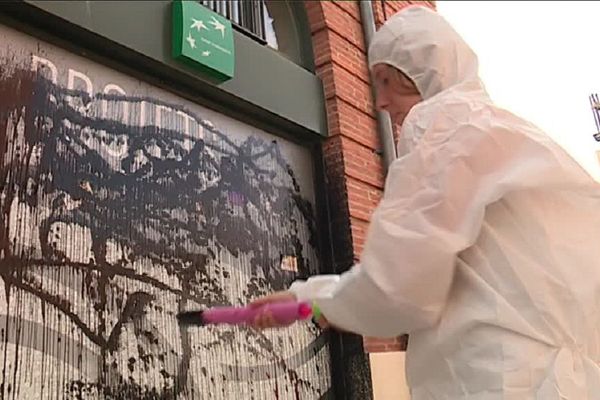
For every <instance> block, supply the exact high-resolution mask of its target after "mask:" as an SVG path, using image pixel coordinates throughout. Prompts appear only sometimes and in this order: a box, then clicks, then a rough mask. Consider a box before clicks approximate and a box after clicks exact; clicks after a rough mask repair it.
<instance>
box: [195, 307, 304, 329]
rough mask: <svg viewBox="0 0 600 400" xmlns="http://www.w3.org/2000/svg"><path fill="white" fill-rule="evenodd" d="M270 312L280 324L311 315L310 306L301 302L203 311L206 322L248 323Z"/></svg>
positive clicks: (216, 308) (217, 308)
mask: <svg viewBox="0 0 600 400" xmlns="http://www.w3.org/2000/svg"><path fill="white" fill-rule="evenodd" d="M263 313H270V314H271V316H272V317H273V319H274V320H275V321H277V323H279V324H282V325H287V324H291V323H293V322H296V321H299V320H304V319H307V318H309V317H310V316H311V315H312V308H311V306H310V305H309V304H307V303H302V302H295V301H293V302H282V303H269V304H265V305H263V306H260V307H250V306H246V307H215V308H211V309H209V310H206V311H204V313H203V319H204V323H206V324H233V325H237V324H248V323H252V322H253V321H254V320H255V319H256V318H257V317H258V316H259V315H262V314H263Z"/></svg>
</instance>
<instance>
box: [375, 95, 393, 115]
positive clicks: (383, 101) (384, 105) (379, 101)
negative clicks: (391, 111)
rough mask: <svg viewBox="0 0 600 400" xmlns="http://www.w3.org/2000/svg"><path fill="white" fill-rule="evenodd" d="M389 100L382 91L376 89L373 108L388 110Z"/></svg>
mask: <svg viewBox="0 0 600 400" xmlns="http://www.w3.org/2000/svg"><path fill="white" fill-rule="evenodd" d="M389 106H390V101H389V100H388V97H387V96H386V95H385V93H383V91H378V92H377V96H376V99H375V108H377V111H388V107H389Z"/></svg>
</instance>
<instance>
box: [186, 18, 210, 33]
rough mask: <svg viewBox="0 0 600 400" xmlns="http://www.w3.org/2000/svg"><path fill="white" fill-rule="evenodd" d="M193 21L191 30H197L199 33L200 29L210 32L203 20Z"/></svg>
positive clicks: (194, 19) (193, 19)
mask: <svg viewBox="0 0 600 400" xmlns="http://www.w3.org/2000/svg"><path fill="white" fill-rule="evenodd" d="M192 21H194V23H193V24H192V26H190V29H196V30H197V31H198V32H200V29H206V30H208V27H207V26H206V25H204V21H202V20H201V19H196V18H192Z"/></svg>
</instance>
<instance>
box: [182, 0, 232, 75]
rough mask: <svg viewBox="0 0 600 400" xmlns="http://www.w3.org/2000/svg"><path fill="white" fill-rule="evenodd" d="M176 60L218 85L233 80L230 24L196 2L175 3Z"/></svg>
mask: <svg viewBox="0 0 600 400" xmlns="http://www.w3.org/2000/svg"><path fill="white" fill-rule="evenodd" d="M173 57H175V59H177V60H180V61H182V62H184V63H186V64H187V65H190V66H192V67H194V68H198V69H200V70H201V71H202V72H204V73H205V74H207V75H209V76H211V77H212V78H214V79H216V80H218V81H219V82H223V81H226V80H228V79H231V78H233V74H234V69H235V52H234V45H233V29H232V27H231V22H230V21H229V20H227V19H226V18H224V17H223V16H221V15H219V14H217V13H215V12H213V11H211V10H209V9H208V8H206V7H204V6H202V5H200V4H199V3H198V2H197V1H186V0H175V1H174V2H173Z"/></svg>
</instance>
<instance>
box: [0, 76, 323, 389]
mask: <svg viewBox="0 0 600 400" xmlns="http://www.w3.org/2000/svg"><path fill="white" fill-rule="evenodd" d="M101 100H102V101H107V102H108V104H109V105H112V107H113V108H114V109H115V110H116V109H117V108H118V106H121V108H122V106H123V105H125V104H127V105H129V106H130V108H131V109H133V108H135V106H136V105H138V106H139V107H155V106H163V107H168V108H169V109H171V110H176V111H181V112H185V113H186V114H187V115H189V116H191V117H192V118H193V119H194V120H195V121H196V122H197V124H198V125H199V126H201V127H202V129H203V131H204V136H203V138H201V137H200V136H198V135H195V136H193V135H190V136H185V135H184V134H182V133H181V131H180V130H178V129H176V128H175V127H171V128H165V127H162V126H153V125H144V126H137V125H133V124H125V123H122V122H119V121H118V120H116V119H115V118H113V119H110V118H102V117H99V116H98V115H95V114H94V112H93V107H91V105H92V104H94V103H98V102H99V101H101ZM132 118H133V114H132ZM5 132H6V134H4V133H5ZM107 148H112V149H114V150H115V151H116V152H119V151H121V152H123V154H124V155H123V156H118V157H112V158H111V155H110V154H109V155H107V154H106V149H107ZM0 162H2V164H1V165H0V167H1V168H0V183H1V185H2V189H1V192H0V195H1V197H0V278H1V279H2V280H3V281H4V285H5V288H6V293H5V295H4V296H5V299H6V301H7V302H8V303H9V305H11V306H12V303H11V301H13V300H12V299H20V297H15V296H14V293H15V292H18V293H26V294H27V295H31V296H35V297H36V298H38V299H39V300H40V301H41V306H42V315H43V316H44V315H46V312H45V309H46V307H47V306H51V307H53V308H54V309H55V310H57V311H59V314H58V315H59V316H63V317H65V318H67V319H68V320H69V321H70V322H71V323H72V324H74V325H75V326H76V327H77V328H78V329H79V334H81V335H83V336H85V337H86V338H87V339H88V340H90V341H91V342H92V343H94V344H95V345H96V346H97V347H98V349H99V355H98V357H97V360H98V361H97V363H98V371H99V372H100V380H99V381H98V382H84V381H82V380H80V379H77V378H73V379H71V380H70V383H69V385H67V387H65V388H64V390H65V396H70V398H87V397H89V396H92V397H97V396H100V397H102V398H106V399H124V398H127V399H167V398H176V397H177V395H178V394H180V393H182V392H183V391H187V390H190V388H189V382H188V379H189V372H190V371H189V369H190V357H191V353H192V351H193V350H192V343H191V338H190V334H189V332H188V331H187V330H186V329H181V330H180V331H179V335H180V337H179V341H180V343H181V345H182V354H181V357H180V358H178V357H177V354H176V352H175V350H174V349H173V347H172V346H171V343H170V340H171V338H165V337H162V335H161V333H160V330H159V328H158V327H156V326H154V325H153V324H152V322H151V321H150V320H148V318H147V317H146V314H147V312H148V311H149V310H150V309H152V310H154V311H158V312H163V310H162V309H161V306H160V305H158V304H157V302H156V293H164V294H168V295H172V296H175V297H176V298H177V299H178V304H179V305H178V307H179V309H183V308H184V307H186V306H188V304H200V305H206V306H210V305H216V304H228V303H237V302H245V301H247V300H248V298H252V297H255V296H258V295H261V294H264V293H266V292H269V291H272V290H279V289H282V288H283V287H285V286H287V285H288V284H289V282H290V281H291V280H292V279H294V278H295V277H297V276H298V274H301V275H309V274H313V273H315V272H316V266H315V265H311V261H310V260H309V259H307V258H306V257H305V256H304V254H305V250H306V249H305V248H304V246H310V247H311V248H312V250H313V251H314V247H315V246H316V244H315V223H314V220H313V215H314V212H313V210H312V207H311V204H310V202H309V201H308V200H306V199H304V198H303V197H302V195H301V194H300V187H299V184H298V182H297V180H296V178H295V176H294V173H293V170H292V168H291V166H290V165H288V163H287V162H286V160H285V159H284V157H283V156H282V154H281V152H280V150H279V147H278V144H277V143H276V142H272V141H265V140H263V139H262V138H259V137H252V136H251V137H248V138H246V139H245V140H244V141H243V142H241V143H237V142H235V141H234V140H232V139H231V138H229V137H228V136H227V135H225V134H223V133H222V132H220V131H219V130H218V129H216V128H215V127H214V126H213V125H212V124H211V123H210V122H208V121H205V120H203V119H202V118H201V116H199V115H197V114H195V113H193V112H191V111H190V110H186V109H183V108H182V107H180V106H178V105H176V104H167V103H164V102H162V101H160V100H158V99H152V98H139V97H138V98H136V97H126V96H116V95H105V94H97V95H95V96H89V95H88V94H87V93H83V92H79V91H74V90H67V89H65V88H62V87H60V86H57V85H54V84H52V83H51V82H50V81H48V80H47V79H45V78H44V77H43V76H41V75H36V74H34V73H32V72H29V71H27V70H18V69H17V70H11V72H10V73H9V72H8V70H7V69H6V68H5V69H4V70H1V69H0ZM15 202H16V203H17V204H19V205H23V206H27V207H29V209H33V210H38V212H39V214H40V215H43V218H40V220H39V221H37V223H38V224H39V225H38V230H37V231H38V232H39V234H38V237H37V238H36V240H37V241H38V243H39V246H40V252H41V253H40V254H37V253H36V251H35V249H32V248H26V247H23V246H21V247H18V246H17V245H16V241H13V240H11V235H10V233H11V229H14V227H13V228H11V226H10V224H11V217H12V218H14V215H12V214H11V208H12V207H14V204H15ZM39 210H48V211H47V212H45V213H43V212H41V211H39ZM68 226H78V227H82V229H83V228H85V229H87V230H88V231H89V232H90V235H91V237H90V240H91V243H90V244H89V247H90V249H91V257H90V259H88V260H78V261H75V260H73V259H71V257H69V255H68V252H66V250H65V249H64V248H61V247H60V246H59V245H58V243H60V241H61V238H62V237H67V236H63V235H66V233H64V232H63V231H61V229H65V227H68ZM303 229H305V230H306V231H307V232H308V237H306V238H305V237H303V235H304V234H303V233H302V232H303ZM30 231H33V230H30ZM30 240H34V238H30ZM109 245H110V246H113V247H116V248H118V249H120V251H121V253H120V254H121V256H120V258H118V259H117V260H115V259H114V254H113V253H111V251H110V249H109ZM71 246H80V247H85V246H84V245H83V244H82V243H71ZM71 249H72V248H71ZM224 250H226V251H227V252H228V253H229V254H231V255H233V256H234V257H237V256H241V255H245V256H247V257H248V260H247V262H248V263H249V265H250V267H251V279H250V281H249V282H248V283H247V286H246V289H245V290H244V293H243V295H244V298H241V299H229V298H228V297H227V294H226V293H225V292H224V290H223V287H222V285H221V279H229V278H230V274H231V273H235V271H231V270H225V269H224V268H223V267H221V260H220V257H221V254H222V251H224ZM290 255H291V256H293V257H295V258H296V260H297V263H298V269H299V272H298V273H293V272H288V271H283V270H282V269H281V268H279V264H280V263H281V260H282V257H284V256H290ZM111 256H112V257H113V259H111ZM136 263H138V264H139V263H141V264H143V263H146V264H143V265H148V263H151V264H152V265H154V266H160V268H161V269H162V270H163V271H164V272H166V274H167V276H168V277H169V279H167V280H166V281H162V280H161V279H158V278H156V277H155V276H153V275H152V273H151V272H152V271H146V270H143V268H142V271H140V269H139V268H137V269H136V268H134V267H133V266H134V265H135V264H136ZM147 268H156V267H150V266H147ZM66 271H68V272H66ZM62 274H76V275H77V277H78V278H77V279H80V281H81V287H80V288H73V289H75V290H77V291H80V292H81V296H82V297H83V298H85V299H86V301H89V302H90V303H91V305H92V307H91V309H90V310H88V314H87V315H82V313H81V311H80V310H78V309H77V308H76V304H73V303H72V301H71V299H70V298H68V297H63V296H62V295H60V291H59V290H57V288H58V285H59V284H60V281H61V280H63V279H64V278H63V275H62ZM123 279H126V280H127V282H134V283H135V284H136V285H138V286H140V287H151V288H152V293H150V292H147V291H144V290H137V291H132V290H127V289H126V288H125V289H124V288H123V287H122V282H123ZM73 281H75V280H73ZM48 282H50V284H48ZM52 282H54V283H52ZM52 285H54V286H52ZM136 287H137V286H136ZM166 317H167V318H171V319H173V316H172V315H166ZM44 318H45V317H44ZM7 321H9V319H8V318H7ZM11 321H12V319H11ZM7 324H8V322H7ZM124 326H133V329H132V330H131V332H133V335H134V336H135V338H136V341H137V343H138V346H137V353H138V354H137V355H136V356H131V357H130V358H128V359H127V360H126V367H125V368H126V369H127V370H128V371H129V372H130V374H129V376H124V375H123V374H122V373H121V372H119V371H120V369H119V367H118V363H117V361H116V360H115V353H116V352H117V350H118V349H119V345H120V343H121V342H120V339H121V335H122V332H123V329H124ZM6 329H7V330H8V329H9V327H8V325H7V326H6ZM44 332H45V331H44ZM245 332H246V335H247V337H248V340H247V343H245V344H244V345H245V346H246V349H247V351H248V352H249V353H254V354H256V355H261V354H262V355H267V356H269V357H270V358H271V359H273V360H274V365H275V366H276V367H278V368H280V370H281V371H283V372H284V373H285V374H287V375H288V376H289V378H290V379H292V381H294V382H296V387H297V388H298V387H299V385H301V386H304V387H307V388H309V389H311V390H315V391H318V389H316V388H314V387H313V385H311V383H310V382H307V381H304V380H302V379H300V378H299V377H298V375H297V373H296V372H295V371H294V369H293V368H292V367H291V366H290V365H288V363H286V361H285V360H283V359H282V358H281V357H280V356H278V355H277V354H276V351H275V350H274V346H273V344H272V343H271V342H270V340H268V339H267V338H266V337H265V336H264V335H262V334H260V333H257V332H254V331H251V330H246V331H245ZM18 337H21V335H20V334H19V335H17V338H18ZM59 339H60V336H59ZM3 340H4V344H5V348H6V344H7V343H8V342H7V341H8V335H5V336H4V337H3ZM17 340H18V339H17ZM234 340H235V335H233V334H232V333H231V331H229V332H223V333H221V334H220V335H218V340H216V341H215V342H213V343H207V344H205V345H204V346H205V348H206V349H210V348H212V347H214V346H223V347H227V346H229V345H232V344H233V341H234ZM17 348H18V343H17ZM15 357H16V358H18V353H17V354H16V356H15ZM174 357H175V358H176V359H177V362H176V364H177V365H176V366H173V365H172V366H169V365H167V364H168V362H169V360H172V359H173V358H174ZM6 359H7V357H6V356H5V357H4V367H3V374H2V376H3V377H2V383H1V384H2V387H1V388H0V392H2V393H6V392H7V391H8V392H14V390H15V388H13V387H10V388H8V386H9V385H11V377H10V376H9V375H8V369H7V366H6ZM81 361H82V360H81V356H80V357H79V360H78V363H79V364H81ZM15 363H17V360H15ZM157 366H158V367H157ZM293 367H294V368H295V367H297V365H295V366H293ZM13 368H14V370H13V372H14V373H15V374H16V367H13ZM151 368H160V375H161V377H162V379H163V382H162V384H160V383H156V384H154V385H152V386H148V385H146V384H142V383H140V382H137V381H136V379H135V378H134V376H137V375H136V374H140V373H144V372H147V371H149V370H150V369H151ZM264 368H266V367H263V368H261V370H262V369H264ZM203 373H204V374H206V371H205V370H203ZM233 374H234V375H231V374H230V376H229V377H227V376H223V380H226V379H231V378H232V377H233V376H235V375H239V374H240V371H237V372H233ZM14 381H15V378H14V376H13V382H14ZM191 390H194V389H191ZM197 390H198V389H197V388H196V392H195V393H198V392H197ZM298 390H299V389H298ZM192 393H194V392H192Z"/></svg>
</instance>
